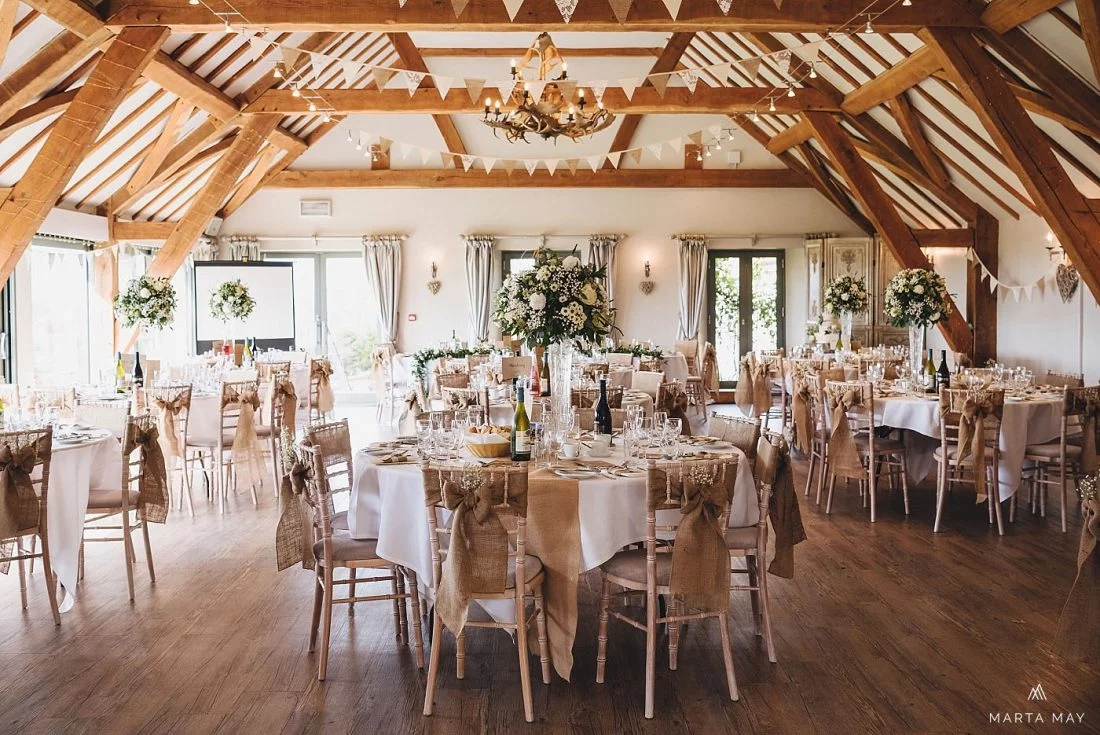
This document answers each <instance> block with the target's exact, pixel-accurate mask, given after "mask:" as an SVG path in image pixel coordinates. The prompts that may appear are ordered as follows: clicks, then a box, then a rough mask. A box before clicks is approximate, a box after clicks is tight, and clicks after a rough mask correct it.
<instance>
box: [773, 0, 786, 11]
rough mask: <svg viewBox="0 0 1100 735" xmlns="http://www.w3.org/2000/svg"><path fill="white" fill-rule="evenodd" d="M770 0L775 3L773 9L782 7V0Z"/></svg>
mask: <svg viewBox="0 0 1100 735" xmlns="http://www.w3.org/2000/svg"><path fill="white" fill-rule="evenodd" d="M772 1H773V2H774V3H775V9H776V10H782V9H783V0H772Z"/></svg>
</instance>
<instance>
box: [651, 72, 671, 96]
mask: <svg viewBox="0 0 1100 735" xmlns="http://www.w3.org/2000/svg"><path fill="white" fill-rule="evenodd" d="M649 83H650V84H652V85H653V88H654V89H656V90H657V96H658V97H660V98H661V99H664V97H665V90H666V89H668V74H653V75H651V76H650V77H649Z"/></svg>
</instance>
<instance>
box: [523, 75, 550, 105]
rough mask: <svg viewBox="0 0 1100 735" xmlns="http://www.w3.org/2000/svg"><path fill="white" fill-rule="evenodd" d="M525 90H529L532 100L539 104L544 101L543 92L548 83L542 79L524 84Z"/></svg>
mask: <svg viewBox="0 0 1100 735" xmlns="http://www.w3.org/2000/svg"><path fill="white" fill-rule="evenodd" d="M523 88H524V89H525V90H527V94H529V95H531V99H532V100H534V101H535V102H538V101H539V100H540V99H542V91H543V90H544V89H546V82H545V81H543V80H541V79H539V80H532V81H530V82H524V83H523Z"/></svg>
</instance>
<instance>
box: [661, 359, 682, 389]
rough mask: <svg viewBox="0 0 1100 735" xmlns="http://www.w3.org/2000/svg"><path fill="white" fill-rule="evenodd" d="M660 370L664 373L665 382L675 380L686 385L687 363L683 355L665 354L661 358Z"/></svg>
mask: <svg viewBox="0 0 1100 735" xmlns="http://www.w3.org/2000/svg"><path fill="white" fill-rule="evenodd" d="M661 370H663V371H664V374H665V382H666V383H671V382H672V381H674V380H675V381H677V382H678V383H680V384H681V385H687V379H688V364H687V358H686V357H684V356H683V355H666V356H665V357H663V358H661Z"/></svg>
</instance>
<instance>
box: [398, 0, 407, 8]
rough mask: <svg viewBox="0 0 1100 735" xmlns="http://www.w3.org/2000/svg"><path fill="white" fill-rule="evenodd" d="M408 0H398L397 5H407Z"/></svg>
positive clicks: (400, 6)
mask: <svg viewBox="0 0 1100 735" xmlns="http://www.w3.org/2000/svg"><path fill="white" fill-rule="evenodd" d="M408 1H409V0H397V7H399V8H403V7H405V3H407V2H408Z"/></svg>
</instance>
